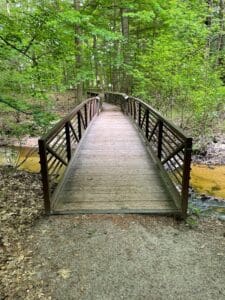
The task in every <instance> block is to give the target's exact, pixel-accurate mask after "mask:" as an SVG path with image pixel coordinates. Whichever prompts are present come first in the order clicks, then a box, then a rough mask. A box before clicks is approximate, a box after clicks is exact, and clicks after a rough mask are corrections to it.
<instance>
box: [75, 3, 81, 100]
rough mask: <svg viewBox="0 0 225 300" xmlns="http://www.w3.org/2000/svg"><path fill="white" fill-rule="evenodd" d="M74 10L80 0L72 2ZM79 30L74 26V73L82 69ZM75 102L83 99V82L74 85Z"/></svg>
mask: <svg viewBox="0 0 225 300" xmlns="http://www.w3.org/2000/svg"><path fill="white" fill-rule="evenodd" d="M74 9H76V10H80V0H74ZM80 36H81V28H80V26H79V25H75V53H76V54H75V72H79V71H80V69H81V67H82V56H81V50H82V44H81V40H80ZM75 96H76V101H77V102H81V101H82V98H83V82H79V83H77V84H76V95H75Z"/></svg>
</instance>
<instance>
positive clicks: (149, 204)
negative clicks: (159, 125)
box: [53, 104, 177, 214]
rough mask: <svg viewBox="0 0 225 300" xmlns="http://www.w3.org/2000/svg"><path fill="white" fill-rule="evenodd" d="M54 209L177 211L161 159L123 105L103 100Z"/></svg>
mask: <svg viewBox="0 0 225 300" xmlns="http://www.w3.org/2000/svg"><path fill="white" fill-rule="evenodd" d="M53 211H54V212H55V213H74V212H75V213H159V214H160V213H162V214H170V213H176V212H177V209H176V207H175V205H174V202H173V200H172V199H171V197H170V195H169V193H168V191H167V189H166V187H165V185H164V183H163V181H162V179H161V177H160V173H159V170H158V168H157V166H156V164H155V163H154V162H153V160H152V159H151V157H150V155H149V153H148V152H147V150H146V148H145V146H144V143H143V142H142V140H141V138H140V136H139V133H138V132H137V130H136V129H135V127H134V126H133V124H132V123H131V122H130V120H129V119H128V117H126V116H125V115H124V114H123V113H122V112H121V111H120V110H119V108H118V107H116V106H113V105H110V104H104V105H103V111H102V112H101V113H100V115H99V117H97V118H96V119H95V121H94V123H93V124H92V126H91V128H90V130H89V131H88V133H87V135H86V136H85V138H84V140H83V141H82V144H81V145H80V148H79V150H78V152H77V154H76V156H75V157H74V158H73V160H72V162H71V165H70V168H69V170H68V172H67V174H66V176H65V178H64V181H63V184H62V185H61V188H60V190H59V192H58V195H57V199H56V204H55V206H54V207H53Z"/></svg>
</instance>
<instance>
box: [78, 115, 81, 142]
mask: <svg viewBox="0 0 225 300" xmlns="http://www.w3.org/2000/svg"><path fill="white" fill-rule="evenodd" d="M77 120H78V137H79V141H80V140H81V138H82V130H81V117H80V111H78V113H77Z"/></svg>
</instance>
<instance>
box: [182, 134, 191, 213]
mask: <svg viewBox="0 0 225 300" xmlns="http://www.w3.org/2000/svg"><path fill="white" fill-rule="evenodd" d="M191 154H192V138H187V140H186V143H185V148H184V167H183V179H182V194H181V197H182V199H181V210H182V216H183V218H186V216H187V209H188V188H189V180H190V171H191Z"/></svg>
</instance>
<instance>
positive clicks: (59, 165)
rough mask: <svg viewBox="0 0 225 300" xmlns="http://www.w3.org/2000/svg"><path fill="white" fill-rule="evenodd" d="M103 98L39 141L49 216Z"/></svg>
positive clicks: (78, 110)
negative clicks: (55, 196)
mask: <svg viewBox="0 0 225 300" xmlns="http://www.w3.org/2000/svg"><path fill="white" fill-rule="evenodd" d="M99 107H100V99H99V97H97V96H96V97H93V98H90V99H87V100H86V101H84V102H82V103H81V104H80V105H78V106H77V107H76V108H75V109H74V110H73V111H72V112H71V113H69V114H68V115H67V116H66V117H65V118H63V119H62V120H61V121H60V122H58V123H57V124H56V125H55V126H54V127H53V128H52V130H50V132H49V133H47V134H46V135H45V136H43V137H42V138H41V139H39V142H38V143H39V155H40V164H41V174H42V182H43V192H44V203H45V212H46V213H47V214H49V213H50V212H51V207H52V204H53V201H54V192H55V191H56V188H57V186H58V184H59V182H60V179H61V178H62V175H63V174H64V172H65V170H66V168H67V166H68V164H69V162H70V160H71V158H72V156H73V154H74V152H75V150H76V148H77V145H78V143H79V142H80V140H81V138H82V136H83V134H84V132H85V130H86V129H87V127H88V126H89V124H90V122H91V121H92V119H93V117H94V116H95V115H97V114H98V112H99Z"/></svg>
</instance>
